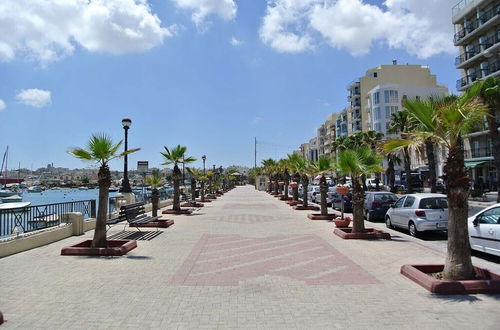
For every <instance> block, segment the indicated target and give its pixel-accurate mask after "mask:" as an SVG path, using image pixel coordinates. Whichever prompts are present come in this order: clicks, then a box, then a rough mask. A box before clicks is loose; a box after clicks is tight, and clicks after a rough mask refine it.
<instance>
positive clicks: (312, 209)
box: [293, 205, 319, 211]
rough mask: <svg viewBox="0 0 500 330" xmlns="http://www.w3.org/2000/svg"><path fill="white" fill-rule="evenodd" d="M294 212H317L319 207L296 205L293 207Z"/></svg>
mask: <svg viewBox="0 0 500 330" xmlns="http://www.w3.org/2000/svg"><path fill="white" fill-rule="evenodd" d="M293 209H294V210H297V211H303V210H309V211H319V206H313V205H308V206H304V205H297V206H294V207H293Z"/></svg>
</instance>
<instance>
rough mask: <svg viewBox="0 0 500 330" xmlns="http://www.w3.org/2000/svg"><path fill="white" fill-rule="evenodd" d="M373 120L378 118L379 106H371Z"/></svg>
mask: <svg viewBox="0 0 500 330" xmlns="http://www.w3.org/2000/svg"><path fill="white" fill-rule="evenodd" d="M373 120H380V108H379V107H376V108H373Z"/></svg>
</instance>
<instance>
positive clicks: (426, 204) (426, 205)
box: [418, 197, 448, 210]
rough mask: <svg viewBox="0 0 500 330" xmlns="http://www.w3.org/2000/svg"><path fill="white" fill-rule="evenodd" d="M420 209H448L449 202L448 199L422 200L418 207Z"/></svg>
mask: <svg viewBox="0 0 500 330" xmlns="http://www.w3.org/2000/svg"><path fill="white" fill-rule="evenodd" d="M418 207H419V208H420V209H427V210H432V209H447V208H448V201H447V200H446V197H432V198H422V199H421V200H420V204H419V206H418Z"/></svg>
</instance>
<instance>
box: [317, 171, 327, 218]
mask: <svg viewBox="0 0 500 330" xmlns="http://www.w3.org/2000/svg"><path fill="white" fill-rule="evenodd" d="M319 192H320V194H321V215H327V214H328V205H327V204H326V196H327V194H328V184H327V183H326V177H325V176H324V175H322V176H321V179H319Z"/></svg>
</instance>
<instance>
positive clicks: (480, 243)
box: [468, 204, 500, 256]
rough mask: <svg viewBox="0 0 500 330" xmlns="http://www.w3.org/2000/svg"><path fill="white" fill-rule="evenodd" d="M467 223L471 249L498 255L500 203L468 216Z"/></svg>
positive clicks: (499, 243) (499, 249) (499, 252)
mask: <svg viewBox="0 0 500 330" xmlns="http://www.w3.org/2000/svg"><path fill="white" fill-rule="evenodd" d="M468 225H469V242H470V247H471V249H473V250H477V251H481V252H485V253H489V254H493V255H496V256H500V204H495V205H492V206H490V207H487V208H485V209H484V210H482V211H480V212H478V213H477V214H475V215H473V216H471V217H469V221H468Z"/></svg>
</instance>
